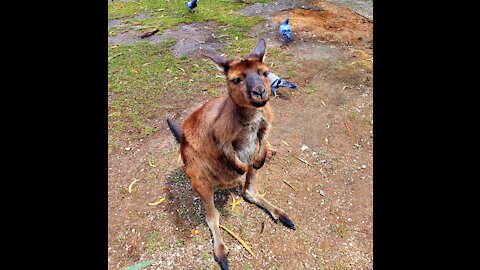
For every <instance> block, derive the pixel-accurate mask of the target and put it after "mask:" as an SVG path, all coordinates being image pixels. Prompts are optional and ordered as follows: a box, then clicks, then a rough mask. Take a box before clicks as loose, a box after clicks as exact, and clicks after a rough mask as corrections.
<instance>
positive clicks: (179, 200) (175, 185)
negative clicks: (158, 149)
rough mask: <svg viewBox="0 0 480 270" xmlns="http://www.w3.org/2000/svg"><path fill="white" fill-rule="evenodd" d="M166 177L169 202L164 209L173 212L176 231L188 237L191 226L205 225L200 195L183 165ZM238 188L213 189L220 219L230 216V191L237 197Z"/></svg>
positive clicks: (166, 193)
mask: <svg viewBox="0 0 480 270" xmlns="http://www.w3.org/2000/svg"><path fill="white" fill-rule="evenodd" d="M166 179H167V181H166V185H165V187H164V191H165V195H166V198H167V199H168V201H169V202H170V203H168V204H167V205H166V206H165V208H164V211H165V212H166V213H167V214H170V213H173V217H174V222H175V225H176V227H177V228H178V231H180V232H181V233H182V234H184V235H185V237H188V236H190V233H191V230H192V229H193V228H195V227H197V226H198V225H201V224H205V226H206V221H205V207H204V205H203V202H202V200H201V199H200V197H199V196H198V195H197V194H196V193H195V192H194V191H193V190H192V187H191V184H190V180H189V179H188V177H187V176H186V175H185V171H184V169H183V167H178V168H177V169H175V170H174V171H173V172H172V173H170V174H169V175H168V176H167V177H166ZM240 190H241V189H240V187H238V186H237V187H236V188H232V189H225V190H219V189H217V190H215V193H214V202H215V208H217V210H218V211H219V213H220V216H221V219H225V218H228V217H229V216H231V212H230V211H229V206H228V205H227V204H228V203H229V202H230V201H231V195H230V193H233V194H234V195H235V196H237V197H238V196H240V194H241V193H240ZM226 206H227V207H226Z"/></svg>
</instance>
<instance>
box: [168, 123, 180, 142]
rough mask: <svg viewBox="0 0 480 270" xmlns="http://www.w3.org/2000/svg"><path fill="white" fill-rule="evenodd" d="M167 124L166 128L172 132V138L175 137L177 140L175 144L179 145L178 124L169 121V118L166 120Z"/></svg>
mask: <svg viewBox="0 0 480 270" xmlns="http://www.w3.org/2000/svg"><path fill="white" fill-rule="evenodd" d="M167 124H168V127H170V130H171V131H172V133H173V136H175V139H176V140H177V142H178V143H181V142H182V128H181V127H180V126H179V125H178V124H176V123H175V122H173V121H172V120H170V118H167Z"/></svg>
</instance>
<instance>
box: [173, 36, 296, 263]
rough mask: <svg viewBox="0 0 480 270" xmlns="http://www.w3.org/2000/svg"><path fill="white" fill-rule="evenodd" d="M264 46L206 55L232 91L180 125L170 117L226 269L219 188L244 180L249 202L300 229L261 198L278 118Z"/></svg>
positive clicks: (244, 193) (219, 259)
mask: <svg viewBox="0 0 480 270" xmlns="http://www.w3.org/2000/svg"><path fill="white" fill-rule="evenodd" d="M265 49H266V44H265V40H264V39H263V38H262V39H260V40H259V41H258V43H257V45H256V47H255V48H254V49H253V51H252V52H251V53H250V54H249V55H248V56H247V57H246V58H245V59H243V60H240V61H237V60H227V59H225V58H224V57H222V56H220V55H217V54H214V53H204V54H203V55H204V56H206V57H208V58H210V59H211V60H212V61H213V62H215V64H217V65H218V66H219V67H220V68H221V70H223V72H224V73H225V75H226V77H227V87H228V95H227V96H223V97H219V98H216V99H213V100H210V101H208V102H206V103H205V104H204V105H203V106H202V107H200V108H199V109H197V110H196V111H194V112H193V113H192V114H191V115H190V116H189V117H188V118H187V119H186V120H185V122H184V123H183V125H182V127H181V128H180V127H179V126H178V125H177V124H175V123H174V122H172V121H171V120H170V119H167V123H168V125H169V127H170V129H171V131H172V133H173V135H174V136H175V138H176V140H177V141H178V142H179V143H180V151H181V156H182V159H183V163H184V167H185V174H186V175H187V177H188V178H189V179H190V183H191V185H192V189H193V190H194V191H195V192H196V193H197V194H198V195H199V196H200V198H201V199H202V201H203V203H204V205H205V210H206V221H207V224H208V227H209V228H210V230H211V232H212V235H213V245H214V254H215V260H216V261H217V262H218V263H219V264H220V267H221V268H222V269H228V261H227V255H228V249H227V247H226V246H225V244H224V242H223V240H222V237H221V235H220V229H219V213H218V211H217V209H216V208H215V205H214V200H213V193H214V189H215V188H220V189H228V188H234V187H235V186H237V185H238V183H240V184H241V186H242V196H243V197H244V198H245V200H247V201H249V202H251V203H254V204H256V205H258V206H260V207H262V208H263V209H265V210H267V211H268V213H270V215H271V216H272V217H273V219H274V220H275V221H277V220H280V221H281V222H282V223H283V224H284V225H285V226H287V227H288V228H290V229H293V230H295V225H294V224H293V222H292V221H291V220H290V218H289V217H288V216H287V215H286V214H285V211H283V210H282V209H280V208H278V207H275V206H274V205H272V204H271V203H269V202H268V201H267V200H265V199H264V198H262V197H260V196H259V195H258V191H257V189H256V188H255V180H256V178H257V175H258V170H259V169H260V168H261V167H262V166H263V164H264V162H265V159H266V156H267V151H268V148H267V145H266V138H267V135H268V131H269V129H270V125H271V122H272V118H273V113H272V108H271V106H270V104H269V103H268V99H269V93H270V82H269V79H268V77H267V71H268V68H267V66H266V65H265V64H264V63H263V57H264V55H265ZM245 173H246V177H245V178H243V177H242V176H243V175H244V174H245Z"/></svg>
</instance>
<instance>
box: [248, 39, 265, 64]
mask: <svg viewBox="0 0 480 270" xmlns="http://www.w3.org/2000/svg"><path fill="white" fill-rule="evenodd" d="M266 49H267V44H266V43H265V39H263V38H261V39H259V40H258V43H257V46H255V49H253V51H252V52H251V53H250V54H249V55H248V56H247V58H248V57H252V56H253V57H257V58H258V59H260V61H262V62H263V57H264V56H265V50H266Z"/></svg>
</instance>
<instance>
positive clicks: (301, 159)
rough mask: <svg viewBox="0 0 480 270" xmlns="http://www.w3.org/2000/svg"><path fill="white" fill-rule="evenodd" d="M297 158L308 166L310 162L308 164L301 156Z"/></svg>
mask: <svg viewBox="0 0 480 270" xmlns="http://www.w3.org/2000/svg"><path fill="white" fill-rule="evenodd" d="M297 158H298V160H300V161H301V162H303V163H305V164H307V165H308V166H310V164H309V163H308V162H307V161H306V160H304V159H303V158H299V157H297Z"/></svg>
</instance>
